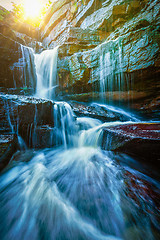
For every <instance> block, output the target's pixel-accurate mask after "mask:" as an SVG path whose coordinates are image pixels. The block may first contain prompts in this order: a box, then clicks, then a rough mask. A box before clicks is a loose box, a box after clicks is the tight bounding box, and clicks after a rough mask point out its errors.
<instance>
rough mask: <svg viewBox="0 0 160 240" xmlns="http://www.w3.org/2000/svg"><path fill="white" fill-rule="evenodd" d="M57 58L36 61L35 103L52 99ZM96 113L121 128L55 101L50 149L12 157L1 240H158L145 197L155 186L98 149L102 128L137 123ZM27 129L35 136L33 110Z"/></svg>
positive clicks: (49, 55) (1, 192)
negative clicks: (116, 119)
mask: <svg viewBox="0 0 160 240" xmlns="http://www.w3.org/2000/svg"><path fill="white" fill-rule="evenodd" d="M57 51H58V48H55V49H53V50H47V51H44V52H42V53H41V54H40V55H35V63H36V73H37V89H36V94H37V96H39V97H43V98H49V99H53V97H54V87H56V85H57V79H56V74H57V70H56V68H57ZM105 59H106V57H105ZM102 62H103V59H102ZM102 75H103V74H102ZM104 84H105V83H104ZM94 104H95V103H94ZM97 106H98V105H97ZM99 106H100V107H102V108H104V109H106V110H109V111H113V112H116V113H120V114H121V115H123V116H124V118H126V119H128V120H127V122H122V121H119V122H108V123H103V122H101V121H100V120H97V119H92V118H89V117H77V116H76V115H75V114H74V112H73V110H72V108H71V106H70V105H69V104H68V103H66V102H53V121H54V129H53V132H54V135H53V136H52V137H54V138H55V146H53V148H51V149H47V148H46V149H43V150H39V151H33V150H25V151H22V152H18V153H16V154H15V155H13V157H12V161H11V163H10V165H9V166H8V168H7V169H6V170H4V172H3V173H2V174H1V175H0V182H1V184H0V220H1V224H0V239H2V240H15V239H16V240H30V239H32V240H118V239H124V240H128V239H129V240H135V239H158V234H159V233H158V232H159V231H160V228H159V225H158V218H159V210H158V209H159V208H158V206H157V205H156V201H155V202H154V199H153V198H152V196H151V194H150V192H149V191H148V192H147V191H145V190H146V189H147V187H148V186H150V188H152V191H153V192H154V194H153V195H154V196H156V194H157V195H158V194H159V193H158V189H159V183H157V182H156V181H153V180H152V179H150V178H148V177H147V176H146V175H143V174H141V173H140V172H138V171H135V170H132V169H131V168H129V167H128V166H127V167H126V166H123V165H120V164H118V162H119V161H120V160H121V158H123V159H126V162H127V160H128V158H127V157H126V156H125V155H124V156H120V155H118V154H115V153H113V152H109V151H104V150H102V149H101V143H102V135H103V129H104V128H106V127H109V126H116V125H119V124H128V121H129V122H132V123H133V122H135V121H137V119H136V118H135V117H134V116H132V115H131V114H130V113H127V112H125V111H123V110H121V109H118V108H114V107H113V108H112V107H111V106H107V105H104V104H103V105H102V104H101V105H100V104H99ZM33 125H34V129H35V127H36V126H37V111H35V118H34V123H33ZM34 129H32V128H31V130H33V132H34ZM35 137H36V135H35V133H34V136H33V137H32V141H35Z"/></svg>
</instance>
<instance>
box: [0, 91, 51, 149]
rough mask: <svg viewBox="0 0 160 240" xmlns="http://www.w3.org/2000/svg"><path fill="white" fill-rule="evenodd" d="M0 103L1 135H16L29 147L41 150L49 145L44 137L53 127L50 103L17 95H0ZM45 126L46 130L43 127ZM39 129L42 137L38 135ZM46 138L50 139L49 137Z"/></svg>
mask: <svg viewBox="0 0 160 240" xmlns="http://www.w3.org/2000/svg"><path fill="white" fill-rule="evenodd" d="M0 103H1V108H0V134H1V135H4V134H5V135H13V134H14V133H15V134H18V135H20V136H21V137H22V139H23V140H24V141H25V143H26V145H27V146H29V147H37V148H41V147H49V146H50V145H51V144H50V145H49V144H48V143H49V140H48V141H47V140H46V139H47V138H46V137H45V136H46V135H47V133H48V132H49V131H48V129H50V128H53V126H54V120H53V103H52V102H51V101H45V100H40V99H35V98H33V97H24V96H17V95H1V96H0ZM46 125H47V126H48V128H46V127H44V126H46ZM49 126H50V127H49ZM39 129H43V135H44V136H42V137H41V136H40V135H38V134H42V131H40V130H39ZM38 136H39V137H38ZM47 137H48V139H50V137H49V135H47ZM44 138H45V140H46V142H45V140H44ZM44 142H45V144H44ZM42 143H43V144H42Z"/></svg>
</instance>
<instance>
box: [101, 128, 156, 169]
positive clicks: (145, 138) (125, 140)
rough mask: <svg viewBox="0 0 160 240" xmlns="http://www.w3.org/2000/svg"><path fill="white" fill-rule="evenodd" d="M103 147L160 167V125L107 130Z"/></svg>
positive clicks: (104, 133) (104, 134)
mask: <svg viewBox="0 0 160 240" xmlns="http://www.w3.org/2000/svg"><path fill="white" fill-rule="evenodd" d="M102 145H103V146H102V147H103V148H104V149H107V150H116V151H121V152H125V153H128V154H130V155H132V156H135V157H138V158H140V159H142V160H143V159H144V160H145V161H148V162H149V163H150V164H153V165H154V164H155V163H156V166H157V165H158V166H159V165H160V152H159V149H160V124H157V123H138V124H137V123H135V124H133V123H132V124H124V125H118V126H114V127H108V128H105V129H104V131H103V141H102Z"/></svg>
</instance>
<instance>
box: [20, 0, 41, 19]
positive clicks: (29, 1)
mask: <svg viewBox="0 0 160 240" xmlns="http://www.w3.org/2000/svg"><path fill="white" fill-rule="evenodd" d="M41 2H42V1H40V0H25V1H24V14H25V18H32V19H35V18H37V17H39V16H40V14H41V10H42V3H41Z"/></svg>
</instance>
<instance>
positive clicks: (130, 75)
mask: <svg viewBox="0 0 160 240" xmlns="http://www.w3.org/2000/svg"><path fill="white" fill-rule="evenodd" d="M159 11H160V4H159V1H158V0H142V1H140V0H137V1H132V0H130V1H121V0H116V1H112V0H110V1H103V0H101V1H100V0H99V1H94V0H90V1H89V0H88V1H87V0H86V1H85V0H84V1H76V0H73V1H67V0H63V1H61V3H59V1H55V2H54V4H53V6H52V7H51V8H50V11H49V13H48V15H47V16H46V20H45V24H44V26H42V40H43V43H44V44H45V45H46V46H48V47H50V48H52V47H53V46H56V45H61V46H60V47H59V61H58V73H59V84H60V90H61V91H63V94H67V95H68V94H73V93H77V94H81V93H88V92H94V91H95V92H96V91H98V92H99V91H100V92H102V93H103V98H105V99H107V100H110V99H112V100H115V101H117V100H118V101H119V100H120V101H124V102H128V100H129V101H130V102H132V101H131V99H134V102H136V101H137V103H138V102H141V101H142V99H143V100H144V99H146V98H148V100H149V104H150V103H151V101H152V100H153V99H152V98H153V96H154V97H156V98H157V97H158V96H159V90H160V83H159V79H160V64H159V62H160V54H159V48H160V45H159V43H160V34H159V23H160V14H159ZM64 16H65V17H64ZM113 92H114V93H113ZM71 98H72V96H71ZM136 107H137V105H134V108H136Z"/></svg>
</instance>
